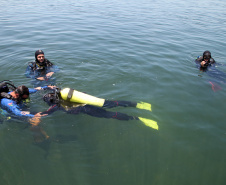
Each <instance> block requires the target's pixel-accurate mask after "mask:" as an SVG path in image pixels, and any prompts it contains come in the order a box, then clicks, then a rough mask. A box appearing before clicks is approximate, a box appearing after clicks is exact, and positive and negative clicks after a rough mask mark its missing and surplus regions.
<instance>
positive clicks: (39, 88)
mask: <svg viewBox="0 0 226 185" xmlns="http://www.w3.org/2000/svg"><path fill="white" fill-rule="evenodd" d="M34 89H36V90H38V91H39V90H41V89H42V88H41V87H36V88H34Z"/></svg>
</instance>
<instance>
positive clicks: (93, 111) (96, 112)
mask: <svg viewBox="0 0 226 185" xmlns="http://www.w3.org/2000/svg"><path fill="white" fill-rule="evenodd" d="M70 104H71V103H70ZM117 106H123V107H128V106H130V107H136V103H133V102H128V101H105V104H104V106H103V107H106V108H112V107H117ZM57 110H62V111H65V112H67V113H68V114H80V113H83V114H88V115H90V116H94V117H99V118H113V119H118V120H126V121H128V120H134V119H136V120H139V118H138V117H135V116H129V115H127V114H124V113H120V112H110V111H107V110H105V109H103V108H100V107H95V106H92V105H82V104H80V105H79V104H77V106H76V107H70V108H65V106H63V105H61V104H54V105H52V106H51V107H50V108H49V109H48V110H47V111H45V112H43V113H42V114H51V113H53V112H55V111H57Z"/></svg>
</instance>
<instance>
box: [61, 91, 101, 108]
mask: <svg viewBox="0 0 226 185" xmlns="http://www.w3.org/2000/svg"><path fill="white" fill-rule="evenodd" d="M60 95H61V97H62V99H63V100H66V101H70V102H75V103H82V104H88V105H94V106H97V107H103V105H104V102H105V99H102V98H97V97H95V96H91V95H89V94H86V93H82V92H79V91H76V90H74V89H70V88H65V89H62V90H61V91H60Z"/></svg>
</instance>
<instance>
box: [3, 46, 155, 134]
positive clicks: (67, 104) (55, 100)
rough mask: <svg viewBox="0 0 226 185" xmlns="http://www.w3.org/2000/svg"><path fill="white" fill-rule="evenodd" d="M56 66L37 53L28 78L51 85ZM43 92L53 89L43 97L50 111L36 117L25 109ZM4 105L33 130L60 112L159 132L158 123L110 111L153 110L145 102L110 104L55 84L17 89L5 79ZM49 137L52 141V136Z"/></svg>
mask: <svg viewBox="0 0 226 185" xmlns="http://www.w3.org/2000/svg"><path fill="white" fill-rule="evenodd" d="M55 68H56V66H55V65H54V64H53V63H52V62H50V61H49V60H48V59H46V58H45V55H44V52H43V51H42V50H37V51H36V52H35V61H34V62H30V63H29V64H28V66H27V69H26V73H25V75H26V76H27V77H29V78H32V79H35V80H36V81H44V82H46V83H48V79H50V78H51V77H52V76H53V74H54V73H55V72H56V70H55ZM40 90H49V91H50V92H48V93H47V94H45V95H44V96H43V100H44V101H45V102H46V103H47V104H48V105H49V106H50V107H49V108H48V109H47V110H46V111H43V112H38V113H35V114H32V113H30V112H29V111H24V110H23V104H24V102H26V101H27V100H28V99H29V96H30V94H32V93H35V92H37V91H40ZM0 101H1V102H0V105H1V110H4V111H7V112H8V113H10V114H11V115H12V116H13V115H14V116H15V117H17V118H23V119H27V120H28V122H29V123H30V124H31V126H32V127H36V126H39V123H40V120H41V117H43V116H47V115H49V114H51V113H53V112H55V111H57V110H63V111H65V112H66V113H69V114H79V113H84V114H87V115H90V116H94V117H99V118H112V119H118V120H126V121H128V120H137V121H140V122H142V123H143V124H145V125H146V126H149V127H151V128H153V129H156V130H158V125H157V122H155V121H153V120H151V119H146V118H142V117H137V116H129V115H127V114H124V113H120V112H111V111H107V110H106V109H108V108H113V107H118V106H122V107H134V108H138V109H144V110H147V111H152V110H151V104H149V103H145V102H139V103H137V102H130V101H110V100H105V99H102V98H97V97H94V96H91V95H88V94H86V93H83V92H79V91H76V90H74V89H71V88H64V89H60V88H59V87H56V86H55V85H53V84H51V85H44V86H42V87H36V88H28V87H26V86H25V85H21V86H18V87H16V86H15V85H14V84H13V83H12V82H11V81H9V80H4V81H2V82H1V83H0ZM42 132H43V134H45V132H44V131H42ZM45 135H46V138H48V135H47V134H45Z"/></svg>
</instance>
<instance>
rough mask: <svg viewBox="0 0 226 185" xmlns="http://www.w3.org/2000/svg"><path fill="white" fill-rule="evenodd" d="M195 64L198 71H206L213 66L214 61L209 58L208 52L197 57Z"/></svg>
mask: <svg viewBox="0 0 226 185" xmlns="http://www.w3.org/2000/svg"><path fill="white" fill-rule="evenodd" d="M195 62H196V64H198V65H199V68H200V71H206V70H207V68H208V67H209V66H211V65H213V64H215V60H214V59H213V58H212V57H211V53H210V51H204V52H203V55H202V56H199V57H197V59H196V60H195Z"/></svg>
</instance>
